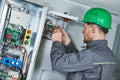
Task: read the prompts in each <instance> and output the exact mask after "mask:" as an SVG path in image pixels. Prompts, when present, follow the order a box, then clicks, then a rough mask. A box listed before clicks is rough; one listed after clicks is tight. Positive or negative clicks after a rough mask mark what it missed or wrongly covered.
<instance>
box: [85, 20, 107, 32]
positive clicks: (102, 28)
mask: <svg viewBox="0 0 120 80" xmlns="http://www.w3.org/2000/svg"><path fill="white" fill-rule="evenodd" d="M86 23H87V24H88V25H89V24H95V25H97V26H98V27H99V29H100V30H101V31H103V32H104V34H107V33H108V32H109V30H108V29H107V28H104V27H103V26H100V25H98V24H96V23H93V22H86Z"/></svg>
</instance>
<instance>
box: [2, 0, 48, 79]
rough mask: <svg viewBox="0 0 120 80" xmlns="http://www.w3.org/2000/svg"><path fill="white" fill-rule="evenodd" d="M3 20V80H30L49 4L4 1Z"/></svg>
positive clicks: (14, 0)
mask: <svg viewBox="0 0 120 80" xmlns="http://www.w3.org/2000/svg"><path fill="white" fill-rule="evenodd" d="M4 3H5V4H4V8H3V11H2V12H3V14H2V18H1V22H0V80H31V76H32V73H33V70H34V63H35V60H36V56H37V53H38V49H39V45H40V40H41V36H40V35H41V34H42V31H43V27H44V26H43V25H44V22H45V17H46V12H47V7H44V6H40V5H37V4H33V3H30V2H27V1H22V0H5V1H4Z"/></svg>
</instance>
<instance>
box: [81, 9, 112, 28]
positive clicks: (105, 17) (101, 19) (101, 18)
mask: <svg viewBox="0 0 120 80" xmlns="http://www.w3.org/2000/svg"><path fill="white" fill-rule="evenodd" d="M83 22H91V23H95V24H97V25H100V26H102V27H104V28H106V29H111V22H112V16H111V14H110V13H109V12H108V11H107V10H105V9H103V8H91V9H90V10H88V11H87V12H86V14H85V16H84V19H83Z"/></svg>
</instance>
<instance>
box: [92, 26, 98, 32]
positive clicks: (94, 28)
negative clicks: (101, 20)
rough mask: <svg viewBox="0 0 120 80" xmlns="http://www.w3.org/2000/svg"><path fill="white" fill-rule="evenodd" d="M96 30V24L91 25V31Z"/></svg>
mask: <svg viewBox="0 0 120 80" xmlns="http://www.w3.org/2000/svg"><path fill="white" fill-rule="evenodd" d="M96 30H97V25H92V29H91V31H92V33H95V32H96Z"/></svg>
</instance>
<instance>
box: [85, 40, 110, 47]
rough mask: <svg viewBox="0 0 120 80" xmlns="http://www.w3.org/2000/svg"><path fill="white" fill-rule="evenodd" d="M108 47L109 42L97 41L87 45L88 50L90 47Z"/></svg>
mask: <svg viewBox="0 0 120 80" xmlns="http://www.w3.org/2000/svg"><path fill="white" fill-rule="evenodd" d="M107 45H108V42H107V40H96V41H92V42H89V43H87V46H86V47H87V48H90V47H106V46H107Z"/></svg>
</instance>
